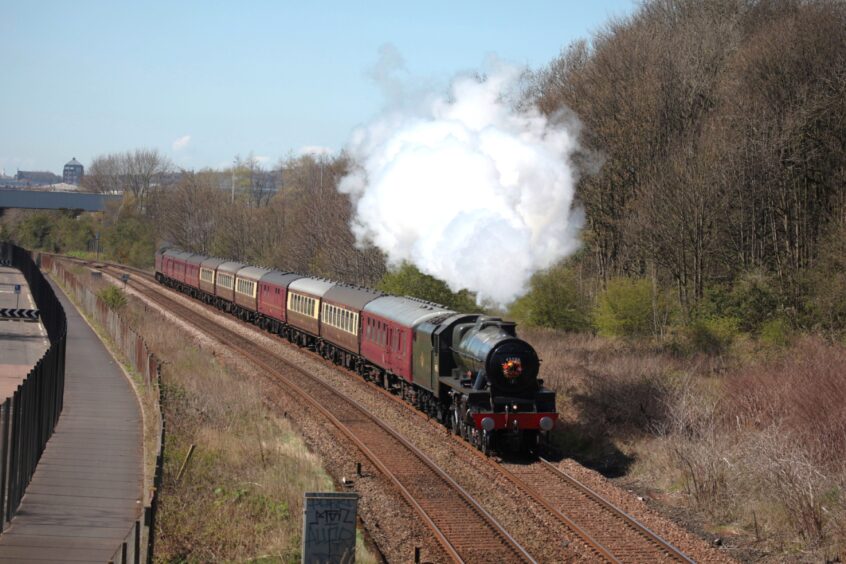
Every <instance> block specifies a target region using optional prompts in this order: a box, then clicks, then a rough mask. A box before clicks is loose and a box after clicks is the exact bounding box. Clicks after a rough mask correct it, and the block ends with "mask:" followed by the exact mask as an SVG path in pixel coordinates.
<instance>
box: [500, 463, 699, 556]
mask: <svg viewBox="0 0 846 564" xmlns="http://www.w3.org/2000/svg"><path fill="white" fill-rule="evenodd" d="M500 468H501V470H502V472H503V473H504V474H505V475H506V477H508V478H509V479H510V480H511V481H512V482H514V483H515V485H516V486H517V487H519V488H521V489H523V490H524V491H526V493H527V494H529V495H530V496H532V497H533V498H535V499H536V500H537V501H539V502H540V503H542V504H544V506H546V507H547V508H548V509H549V511H551V512H552V513H553V514H554V515H555V516H556V517H557V518H558V519H559V520H561V521H563V522H564V523H565V525H566V526H567V527H568V528H570V529H572V530H573V531H574V532H575V533H576V534H577V535H578V536H579V537H581V538H582V539H583V540H584V541H585V542H586V543H587V544H588V545H589V546H591V547H592V548H593V549H594V550H595V551H596V553H597V555H600V556H602V557H603V558H605V559H606V560H608V561H609V562H625V563H629V562H631V563H650V564H651V563H654V562H686V563H692V562H693V560H691V559H690V558H688V557H687V556H686V555H685V554H684V553H682V552H681V551H680V550H679V549H677V548H676V547H674V546H673V545H671V544H670V543H669V542H667V541H666V540H664V539H662V538H661V537H659V536H658V535H657V534H655V533H654V532H653V531H651V530H650V529H649V528H647V527H646V526H645V525H643V524H641V523H640V522H639V521H637V520H636V519H635V518H634V517H632V516H631V515H629V514H627V513H626V512H624V511H623V510H622V509H620V508H618V507H617V506H615V505H614V504H612V503H611V502H610V501H608V500H607V499H605V498H604V497H602V496H601V495H599V494H598V493H596V492H594V491H593V490H591V489H590V488H588V487H587V486H585V485H584V484H582V483H581V482H579V481H578V480H577V479H576V478H574V477H573V476H571V475H570V474H568V473H566V472H564V471H562V470H560V469H559V468H557V467H556V466H555V465H553V464H552V463H550V462H549V461H547V460H545V459H543V458H540V459H538V461H537V462H534V463H532V464H500Z"/></svg>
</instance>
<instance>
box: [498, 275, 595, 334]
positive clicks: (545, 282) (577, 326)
mask: <svg viewBox="0 0 846 564" xmlns="http://www.w3.org/2000/svg"><path fill="white" fill-rule="evenodd" d="M530 284H531V286H530V288H531V289H530V290H529V293H528V294H526V295H525V296H523V297H521V298H520V299H518V300H517V301H516V302H514V304H513V305H512V306H511V308H510V310H509V313H510V314H511V315H512V316H514V317H515V318H517V319H519V320H521V321H523V322H524V323H527V324H528V325H534V326H537V327H550V328H553V329H563V330H565V331H583V330H585V329H587V328H588V327H589V326H590V310H589V305H588V300H587V298H586V297H585V296H584V295H583V294H582V293H581V292H580V290H579V284H578V280H577V278H576V274H575V273H574V272H573V270H572V268H569V267H567V266H564V265H558V266H555V267H553V268H552V269H550V270H547V271H545V272H538V273H537V274H535V275H534V276H533V277H532V280H531V283H530Z"/></svg>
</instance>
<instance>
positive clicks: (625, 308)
mask: <svg viewBox="0 0 846 564" xmlns="http://www.w3.org/2000/svg"><path fill="white" fill-rule="evenodd" d="M660 298H661V296H654V295H653V288H652V283H651V282H650V281H649V280H648V279H646V278H622V277H621V278H612V279H611V280H609V281H608V287H607V288H606V289H605V291H604V292H603V293H602V295H600V297H599V303H598V304H597V306H596V309H595V311H594V325H595V326H596V329H597V330H598V331H599V333H600V334H603V335H607V336H612V337H645V336H648V335H652V334H657V333H658V331H657V327H658V326H659V325H660V324H661V323H663V321H661V320H666V318H667V307H666V304H665V301H664V300H663V299H660Z"/></svg>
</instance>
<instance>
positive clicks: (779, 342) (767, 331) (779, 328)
mask: <svg viewBox="0 0 846 564" xmlns="http://www.w3.org/2000/svg"><path fill="white" fill-rule="evenodd" d="M792 332H793V328H792V327H791V326H790V322H789V321H787V319H785V318H784V317H775V318H773V319H770V320H769V321H765V322H764V324H763V325H762V326H761V340H762V341H763V342H764V343H766V344H768V345H772V346H775V347H784V346H786V345H788V344H789V343H790V337H791V336H792Z"/></svg>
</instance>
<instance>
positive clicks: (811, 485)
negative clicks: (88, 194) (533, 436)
mask: <svg viewBox="0 0 846 564" xmlns="http://www.w3.org/2000/svg"><path fill="white" fill-rule="evenodd" d="M523 86H524V90H523V92H524V96H523V99H522V100H521V102H520V103H522V104H535V105H536V106H537V107H538V108H540V110H541V111H542V112H544V113H545V114H547V115H548V116H550V117H551V118H553V119H561V120H564V121H566V122H568V123H573V122H574V121H577V122H578V124H579V128H580V147H581V149H580V151H579V152H578V154H577V155H576V157H575V164H576V166H577V168H578V170H579V182H578V186H577V203H578V205H579V206H581V207H582V208H583V209H584V211H585V216H586V222H585V228H584V230H583V232H582V239H583V246H582V249H581V251H580V252H579V253H578V254H577V255H576V256H574V257H570V258H568V259H567V260H565V261H563V262H562V263H561V264H559V265H557V266H556V267H554V268H552V269H551V270H549V271H547V272H541V273H538V274H537V275H536V276H535V277H534V278H533V280H532V285H531V289H530V291H529V293H528V294H527V295H526V296H525V297H523V298H521V299H519V300H518V301H517V302H516V303H515V304H512V306H511V308H510V311H509V312H508V313H509V314H510V315H511V316H514V317H516V318H517V319H518V320H520V321H522V322H523V323H524V324H526V325H529V326H533V327H535V328H536V329H533V330H532V331H533V333H530V338H531V339H532V342H533V343H535V344H536V346H538V348H539V350H540V351H541V353H542V356H543V357H544V359H545V362H546V363H545V364H544V367H545V368H544V369H545V371H546V376H545V378H546V379H547V382H548V383H549V384H551V385H553V386H554V387H556V389H557V390H558V391H559V392H560V393H559V409H560V410H561V412H562V414H563V415H564V416H565V417H564V419H565V420H567V421H568V429H567V430H566V432H565V433H564V434H563V435H562V436H564V437H565V440H564V444H563V448H566V449H567V452H568V453H570V454H572V455H574V456H577V457H580V459H581V460H583V461H585V462H586V463H589V464H593V465H594V466H596V467H597V468H600V469H603V468H604V469H608V468H612V467H613V470H609V471H608V473H609V474H613V473H615V472H622V473H625V472H628V473H629V475H630V476H633V479H634V480H640V482H639V483H641V484H645V485H646V486H645V487H646V488H648V489H653V488H654V489H657V490H661V491H662V492H664V493H666V494H667V495H668V496H671V495H674V494H684V497H683V499H684V501H683V503H684V504H685V505H686V506H687V507H688V508H691V509H696V510H697V511H698V513H697V515H699V516H700V518H701V519H702V520H703V522H704V523H705V524H704V525H702V527H703V528H704V529H705V530H707V531H722V533H714V535H715V536H716V535H721V534H723V533H725V531H726V530H733V531H740V532H739V533H738V534H739V535H740V536H742V535H743V534H745V535H747V537H748V538H751V539H752V540H751V545H753V546H754V550H759V551H761V553H763V554H775V555H777V558H778V559H782V558H787V557H788V556H789V557H790V558H791V559H794V558H795V559H796V560H803V559H807V560H811V561H819V560H821V559H823V558H833V557H834V555H837V554H842V551H843V550H844V549H843V547H844V545H846V495H844V491H846V472H844V470H843V468H846V407H844V406H846V385H844V382H843V374H846V353H844V348H843V344H844V342H846V341H844V330H846V3H844V2H842V1H810V0H808V1H791V0H771V1H767V0H754V1H753V0H711V1H708V2H702V1H698V0H653V1H646V2H644V3H643V4H642V6H641V7H640V8H639V9H638V10H637V12H636V13H635V14H634V15H632V16H631V17H628V18H624V19H620V20H616V21H612V22H610V23H608V24H607V25H606V26H605V27H603V28H602V29H600V30H599V31H598V32H596V33H595V34H594V35H593V36H592V37H590V38H588V39H585V40H583V41H579V42H576V43H574V44H572V45H569V46H567V47H566V48H564V49H563V51H562V52H561V54H560V55H559V56H558V57H556V58H555V59H554V60H552V61H550V63H549V64H548V65H547V66H546V67H545V68H543V69H539V70H537V71H535V72H533V73H530V74H528V75H527V76H526V78H525V83H524V85H523ZM351 164H352V163H350V162H349V160H348V157H347V156H345V155H343V154H341V155H340V156H300V157H288V158H285V159H282V160H281V161H280V162H279V164H278V166H276V167H275V168H274V170H272V171H271V170H265V169H263V168H262V166H261V165H260V164H259V163H258V162H257V161H256V160H255V159H253V158H252V157H247V158H244V159H241V158H237V159H236V161H235V164H234V166H233V167H232V168H231V169H229V170H225V171H212V170H205V171H199V172H190V171H181V173H179V174H177V172H179V171H176V170H174V167H173V166H172V165H171V164H170V163H168V161H167V159H166V158H164V157H163V156H162V155H160V154H158V153H157V152H155V151H150V150H136V151H131V152H127V153H120V154H110V155H104V156H101V157H98V158H97V159H96V160H95V161H94V162H93V163H92V164H91V165H90V166H89V169H88V175H87V176H86V178H85V187H86V188H87V189H89V190H94V191H107V192H108V191H122V192H123V193H124V194H125V197H124V199H123V202H122V204H121V205H120V206H118V207H116V208H115V209H112V210H109V211H108V212H107V213H105V214H98V215H80V216H77V215H75V214H70V213H41V212H39V213H33V212H27V213H25V212H19V211H14V210H8V211H7V212H6V214H5V215H4V216H3V217H2V218H0V229H2V231H0V238H11V239H14V240H16V241H17V242H19V243H21V244H22V245H24V246H27V247H30V248H43V249H49V250H58V251H63V252H85V253H93V252H94V251H95V248H96V246H97V243H96V242H95V239H96V236H97V234H99V248H100V249H101V250H102V252H103V254H104V255H105V256H106V257H108V258H113V259H117V260H120V261H125V262H129V263H134V264H138V265H149V264H151V263H152V258H153V252H154V249H155V247H156V245H157V244H159V243H161V242H163V241H168V242H171V243H173V244H175V245H177V246H179V247H182V248H185V249H189V250H192V251H196V252H200V253H205V254H213V255H218V256H224V257H233V258H237V259H240V260H242V261H244V262H248V263H252V264H264V265H269V266H275V267H279V268H283V269H287V270H296V271H300V272H308V273H312V274H315V275H320V276H327V277H331V278H335V279H339V280H345V281H350V282H356V283H360V284H367V285H371V286H379V287H381V288H383V289H385V290H388V291H391V292H393V293H408V294H412V295H416V296H419V297H423V298H427V299H432V300H435V301H440V302H442V303H445V304H446V305H450V306H452V307H455V308H459V309H470V308H475V307H476V306H475V303H474V300H473V296H472V295H470V294H468V293H467V292H461V293H459V294H453V293H451V292H449V290H448V289H447V287H446V285H445V284H443V283H442V282H440V281H438V280H435V279H432V278H430V277H427V276H423V275H421V274H420V273H419V272H418V271H416V269H415V268H414V267H412V266H410V265H406V266H404V267H402V268H401V269H400V270H398V271H396V272H388V271H387V270H386V266H385V263H384V258H383V256H382V254H381V253H380V252H379V251H377V250H375V249H372V248H371V249H359V248H356V246H355V244H354V243H355V242H354V237H353V235H352V233H351V232H350V229H349V221H350V215H351V203H350V201H349V200H348V197H347V196H346V195H342V194H339V193H338V192H337V191H336V186H337V184H338V182H339V180H340V178H342V177H343V176H344V174H345V173H346V171H347V170H348V169H349V167H350V166H351ZM272 174H275V175H276V184H277V187H278V192H275V193H274V192H270V191H268V189H267V188H268V178H269V175H272ZM544 328H548V329H544ZM550 329H556V330H559V331H552V330H550ZM561 331H564V332H566V334H565V333H562V332H561ZM607 337H611V339H608V338H607ZM570 425H571V426H572V428H570V427H569V426H570ZM609 445H610V446H609ZM800 445H801V446H800ZM573 453H577V454H573ZM620 459H623V460H626V461H627V462H625V463H624V464H619V463H618V461H619V460H620ZM632 461H634V462H632ZM725 534H730V533H725ZM753 552H754V551H753ZM740 556H741V557H744V556H745V554H740Z"/></svg>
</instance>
